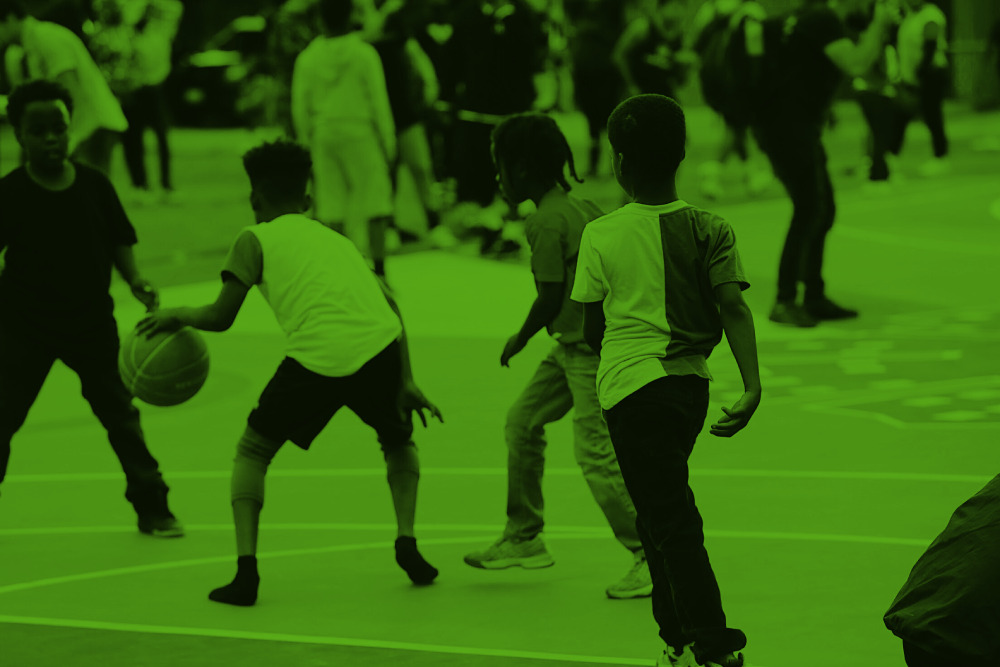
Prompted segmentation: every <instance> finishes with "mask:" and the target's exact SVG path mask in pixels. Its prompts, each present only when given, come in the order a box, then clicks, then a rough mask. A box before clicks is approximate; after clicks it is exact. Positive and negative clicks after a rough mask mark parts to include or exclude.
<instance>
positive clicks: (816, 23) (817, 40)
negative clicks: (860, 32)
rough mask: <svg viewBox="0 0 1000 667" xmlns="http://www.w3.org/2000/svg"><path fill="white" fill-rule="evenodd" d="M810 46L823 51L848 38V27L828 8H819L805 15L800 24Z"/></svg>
mask: <svg viewBox="0 0 1000 667" xmlns="http://www.w3.org/2000/svg"><path fill="white" fill-rule="evenodd" d="M799 25H800V26H801V27H800V30H801V31H802V32H803V33H804V34H805V35H806V36H807V39H808V40H809V42H810V44H812V45H813V46H814V47H815V48H816V49H819V50H820V51H822V50H823V49H825V48H826V46H827V45H828V44H832V43H833V42H836V41H837V40H838V39H845V38H847V26H845V25H844V23H843V22H842V21H841V20H840V17H839V16H837V14H836V13H835V12H834V11H833V10H832V9H830V8H828V7H819V8H817V9H816V10H815V11H811V12H808V13H807V14H805V15H804V16H803V17H802V19H801V21H800V24H799Z"/></svg>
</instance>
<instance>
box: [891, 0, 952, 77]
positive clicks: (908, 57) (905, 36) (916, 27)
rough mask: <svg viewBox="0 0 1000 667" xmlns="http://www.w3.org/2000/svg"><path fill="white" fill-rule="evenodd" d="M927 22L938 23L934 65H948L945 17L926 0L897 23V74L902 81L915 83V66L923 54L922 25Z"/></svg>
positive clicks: (916, 66)
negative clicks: (921, 5) (925, 2)
mask: <svg viewBox="0 0 1000 667" xmlns="http://www.w3.org/2000/svg"><path fill="white" fill-rule="evenodd" d="M928 23H936V24H938V38H937V49H936V50H935V51H934V66H935V67H939V68H944V67H947V66H948V55H947V54H948V40H947V39H946V38H945V27H946V26H947V19H946V18H945V15H944V12H942V11H941V8H940V7H938V6H937V5H934V4H931V3H930V2H928V3H927V4H925V5H924V6H923V7H921V8H920V9H919V10H918V11H916V12H911V13H909V14H907V15H906V17H905V18H904V19H903V21H902V23H900V24H899V37H898V38H897V41H896V51H897V52H898V53H899V74H900V77H901V78H902V80H903V82H904V83H909V84H912V85H916V84H917V83H918V81H917V68H918V67H920V61H921V60H922V59H923V56H924V27H925V26H926V25H927V24H928Z"/></svg>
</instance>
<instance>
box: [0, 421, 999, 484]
mask: <svg viewBox="0 0 1000 667" xmlns="http://www.w3.org/2000/svg"><path fill="white" fill-rule="evenodd" d="M823 408H825V406H817V408H816V409H823ZM420 474H421V475H431V476H433V475H441V476H445V477H447V476H492V477H499V476H505V475H506V474H507V469H506V468H421V470H420ZM545 474H546V475H547V476H558V477H575V476H577V475H579V474H580V469H579V468H546V469H545ZM384 475H385V468H289V469H286V470H282V469H273V470H268V472H267V476H268V478H269V479H271V478H275V477H294V478H300V477H382V476H384ZM166 476H167V477H169V478H170V479H229V478H230V477H231V476H232V471H230V470H178V471H174V472H170V473H168V474H167V475H166ZM690 476H691V477H780V478H785V479H849V480H862V479H863V480H896V481H908V482H982V483H983V484H985V483H986V482H988V481H990V479H992V477H990V476H987V475H965V474H940V473H922V472H915V473H910V472H865V471H853V470H765V469H752V468H691V469H690ZM121 478H122V473H121V472H94V473H75V472H74V473H44V474H41V473H39V474H17V475H8V477H7V479H6V480H5V483H6V484H9V483H11V482H16V483H30V482H109V481H119V480H121Z"/></svg>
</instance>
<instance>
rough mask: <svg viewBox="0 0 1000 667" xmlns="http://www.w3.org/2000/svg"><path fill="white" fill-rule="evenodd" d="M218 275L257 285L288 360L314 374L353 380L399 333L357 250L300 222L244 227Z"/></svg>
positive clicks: (288, 219) (308, 221)
mask: <svg viewBox="0 0 1000 667" xmlns="http://www.w3.org/2000/svg"><path fill="white" fill-rule="evenodd" d="M222 273H223V279H225V277H226V274H227V273H228V274H232V276H234V277H235V278H236V279H237V280H239V281H240V282H242V283H243V284H244V285H247V286H248V287H249V286H252V285H257V287H258V289H259V290H260V293H261V294H262V295H263V296H264V299H265V300H266V301H267V303H268V304H269V305H270V306H271V309H272V310H273V311H274V315H275V317H276V318H277V319H278V324H279V325H280V326H281V328H282V330H283V331H284V332H285V336H286V337H287V347H286V354H287V356H289V357H291V358H292V359H295V360H296V361H298V362H299V363H300V364H302V365H303V366H304V367H306V368H307V369H309V370H311V371H313V372H314V373H319V374H320V375H326V376H329V377H346V376H348V375H352V374H354V373H355V372H357V371H358V370H359V369H360V368H361V367H362V366H364V365H365V364H366V363H367V362H368V361H370V360H371V359H373V358H375V356H376V355H377V354H378V353H379V352H381V351H382V350H384V349H385V348H386V347H388V345H389V344H390V343H392V341H394V340H396V339H397V338H399V336H400V334H402V332H403V325H402V323H401V322H400V321H399V318H398V317H397V316H396V313H395V312H393V310H392V308H391V307H390V306H389V302H388V301H387V300H386V298H385V294H384V293H383V292H382V289H381V288H380V287H379V284H378V281H377V279H376V278H375V274H374V273H373V272H372V270H371V269H370V268H368V264H366V263H365V260H364V258H363V257H362V256H361V253H360V252H358V249H357V247H355V245H354V244H353V243H352V242H351V241H350V240H348V239H347V238H346V237H344V236H342V235H341V234H338V233H337V232H335V231H333V230H331V229H329V228H328V227H324V226H323V225H322V224H320V223H319V222H317V221H316V220H313V219H312V218H308V217H306V216H304V215H295V214H289V215H283V216H280V217H278V218H275V219H274V220H272V221H270V222H266V223H261V224H259V225H254V226H252V227H247V228H245V229H244V230H243V231H242V232H241V233H240V235H239V236H238V237H237V238H236V241H235V243H234V244H233V247H232V249H231V250H230V251H229V256H228V257H226V261H225V264H224V265H223V269H222Z"/></svg>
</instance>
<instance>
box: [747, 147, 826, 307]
mask: <svg viewBox="0 0 1000 667" xmlns="http://www.w3.org/2000/svg"><path fill="white" fill-rule="evenodd" d="M757 136H758V142H759V143H760V144H761V148H762V149H764V151H765V152H766V153H767V155H768V157H769V158H770V159H771V164H772V166H773V167H774V174H775V176H777V177H778V179H779V180H780V181H781V183H782V184H783V185H784V186H785V190H786V191H787V192H788V196H789V198H791V200H792V220H791V223H790V224H789V227H788V234H787V235H786V237H785V244H784V247H783V248H782V251H781V260H780V262H779V264H778V297H777V298H778V301H783V302H789V303H791V302H794V301H795V300H796V298H797V296H798V281H799V280H800V279H801V269H802V257H803V255H804V252H805V249H806V247H807V243H808V241H809V238H810V236H811V235H812V233H813V229H814V228H815V227H816V225H817V220H818V217H819V214H820V210H819V206H820V187H819V183H818V182H817V181H816V179H815V174H816V165H815V158H816V146H815V144H817V143H818V142H819V138H818V137H813V136H811V135H808V136H807V135H806V134H803V133H789V132H787V131H786V132H782V131H781V130H780V129H769V130H767V131H766V132H765V133H759V132H758V133H757Z"/></svg>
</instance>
